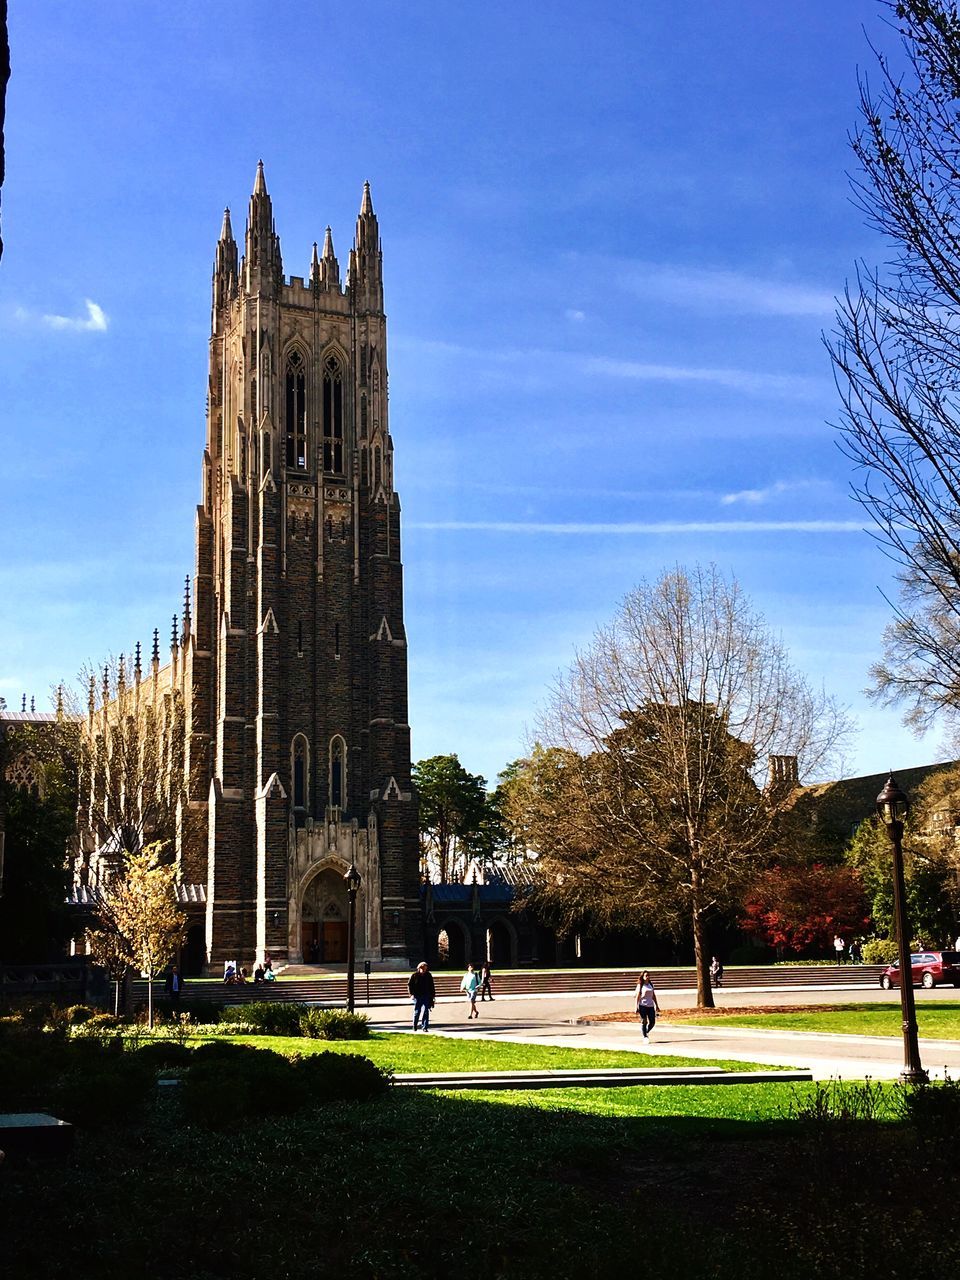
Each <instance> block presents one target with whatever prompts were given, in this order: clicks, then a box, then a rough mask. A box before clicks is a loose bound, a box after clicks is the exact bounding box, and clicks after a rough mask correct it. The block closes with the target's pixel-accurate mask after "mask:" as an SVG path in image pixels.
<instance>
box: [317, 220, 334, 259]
mask: <svg viewBox="0 0 960 1280" xmlns="http://www.w3.org/2000/svg"><path fill="white" fill-rule="evenodd" d="M313 247H314V248H316V247H317V246H316V245H314V246H313ZM323 256H324V258H326V259H327V261H328V262H329V261H330V259H331V258H333V257H334V252H333V232H332V231H331V230H330V228H329V227H327V229H326V231H325V232H324V233H323Z"/></svg>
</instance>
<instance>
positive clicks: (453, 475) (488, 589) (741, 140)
mask: <svg viewBox="0 0 960 1280" xmlns="http://www.w3.org/2000/svg"><path fill="white" fill-rule="evenodd" d="M10 26H11V32H10V35H11V46H12V58H13V76H12V79H11V81H10V86H9V90H8V98H7V178H6V183H5V186H4V190H3V234H4V242H5V251H4V256H3V260H2V262H0V436H2V443H3V458H4V467H3V487H2V499H0V547H2V548H3V556H2V560H0V601H2V604H0V694H2V695H3V696H5V697H6V698H7V701H8V702H10V703H11V704H17V705H18V704H19V699H20V696H21V694H22V692H24V691H25V692H27V694H28V695H30V694H34V695H36V696H37V699H38V705H45V704H46V702H47V696H48V690H49V688H50V686H51V684H53V683H54V682H56V681H57V680H58V679H60V678H61V677H66V678H71V677H72V676H73V675H74V674H75V673H76V672H77V671H78V670H79V668H80V666H81V665H82V663H83V662H84V661H85V660H88V659H96V658H101V657H103V656H104V655H105V654H107V653H109V652H114V653H117V652H119V651H121V650H127V651H129V650H130V649H131V648H132V646H133V643H134V642H135V641H136V640H137V639H140V640H142V641H143V642H147V641H148V639H149V636H150V634H151V632H152V629H153V627H154V626H159V627H160V629H161V634H162V635H163V636H164V637H166V636H167V635H168V634H169V619H170V615H171V613H172V612H173V611H174V610H175V609H176V608H177V607H178V604H179V600H180V596H181V590H182V581H183V576H184V574H185V573H186V572H187V570H188V569H190V568H191V567H192V563H193V510H194V506H195V503H196V501H197V499H198V495H199V480H200V457H201V451H202V448H203V439H204V396H205V390H206V364H207V349H206V341H207V337H208V335H209V307H210V294H209V287H210V269H211V264H212V258H213V250H214V245H215V242H216V237H217V234H218V232H219V227H220V221H221V216H222V210H223V206H224V205H225V204H229V205H230V206H231V207H232V209H233V210H234V227H235V230H236V231H237V232H238V233H239V232H240V230H241V229H242V220H243V217H244V212H245V209H246V201H247V197H248V195H249V192H250V189H251V186H252V183H253V177H254V172H255V168H256V162H257V160H258V159H259V158H260V157H262V158H263V160H264V164H265V167H266V176H267V183H268V186H269V189H270V192H271V195H272V196H273V201H274V210H275V214H276V218H277V227H278V231H279V232H280V236H281V241H282V247H283V255H284V267H285V270H286V272H287V273H288V274H296V275H305V274H307V272H308V268H309V258H310V250H311V246H312V244H313V241H314V240H322V237H323V229H324V227H325V226H326V224H327V223H328V222H329V223H330V224H331V226H332V227H333V234H334V244H335V247H336V250H337V252H338V255H339V257H340V261H341V263H344V262H345V260H346V256H347V249H348V248H349V243H350V240H351V239H352V234H353V224H354V219H355V217H356V212H357V209H358V207H359V200H360V193H361V187H362V184H363V181H364V179H369V180H370V182H371V184H372V188H373V198H374V204H375V206H376V209H377V212H378V214H379V217H380V227H381V234H382V239H383V246H384V274H385V288H386V305H387V311H388V315H389V320H390V324H389V330H388V334H389V351H390V375H391V430H392V433H393V437H394V441H395V445H396V480H397V487H398V489H399V492H400V495H401V499H402V502H403V512H404V562H405V566H406V581H405V585H406V622H407V631H408V636H409V642H410V697H411V708H410V718H411V725H412V728H413V749H414V755H415V757H423V756H427V755H432V754H436V753H440V752H446V751H456V752H458V753H459V755H460V757H461V759H462V760H463V762H464V763H465V764H466V766H467V767H468V768H469V769H471V770H472V771H474V772H479V773H483V774H484V775H485V776H487V777H488V778H491V779H492V778H493V777H494V776H495V775H496V773H497V771H498V770H499V769H500V768H502V767H503V765H504V764H505V763H506V762H507V761H508V760H510V759H512V758H514V757H516V756H517V755H518V754H520V753H521V752H522V751H523V749H524V745H525V740H526V732H527V729H528V727H529V726H530V725H531V724H532V722H533V720H534V718H535V714H536V709H537V706H538V704H539V703H540V702H541V701H542V699H543V697H544V694H545V691H546V689H547V687H548V685H549V683H550V680H551V678H552V676H553V675H554V674H555V672H556V671H557V670H558V669H559V668H561V667H563V666H564V665H566V664H567V662H568V661H569V659H570V657H571V655H572V652H573V649H574V647H575V646H577V645H583V644H585V643H587V642H588V641H589V638H590V635H591V633H592V630H593V628H594V627H595V626H596V625H597V624H598V623H599V622H602V621H605V620H606V619H608V618H609V617H610V615H611V614H612V613H613V611H614V609H615V608H616V605H617V603H618V601H619V600H620V599H621V598H622V596H623V595H624V594H625V593H626V592H627V591H628V590H629V589H630V588H631V587H632V586H633V585H634V584H635V583H636V582H637V581H638V580H639V579H640V578H642V577H644V576H647V577H651V576H656V575H657V574H659V573H660V571H661V570H662V569H663V568H665V567H668V566H671V565H673V564H676V563H678V562H679V563H693V562H695V561H697V560H700V561H710V560H714V561H716V562H717V563H718V564H719V565H720V566H721V568H723V569H724V570H725V571H727V572H731V573H734V574H736V576H737V577H738V578H739V579H740V581H741V583H742V584H743V586H744V588H745V589H746V591H747V592H748V594H749V595H750V596H751V597H752V599H753V601H754V603H755V605H756V606H757V607H758V608H759V609H761V610H762V611H763V613H764V614H765V616H766V618H767V620H768V622H769V623H770V624H771V625H772V626H773V627H774V628H775V629H776V630H777V631H779V632H780V633H782V636H783V639H784V641H785V642H786V644H787V646H788V647H789V649H790V651H791V653H792V656H793V658H794V661H795V663H796V664H797V665H798V666H799V667H800V668H801V669H802V670H803V671H805V672H806V673H807V674H808V675H809V676H810V677H811V678H812V679H813V680H814V681H816V682H818V683H820V682H823V683H825V685H826V686H827V688H828V689H829V690H830V691H832V692H834V693H836V694H837V695H838V696H839V697H840V698H841V699H842V700H843V701H845V702H846V703H847V704H848V705H849V706H850V707H851V708H852V710H853V712H854V713H855V716H856V719H857V721H858V723H859V727H860V732H859V734H858V737H857V739H856V742H855V744H854V746H853V748H852V749H851V751H850V752H849V754H848V758H847V762H846V763H847V772H853V773H859V772H868V771H874V770H881V769H884V768H886V767H888V765H893V766H894V767H906V766H908V765H912V764H917V763H922V762H924V761H928V760H931V759H934V758H937V757H938V756H939V755H940V754H941V753H940V749H939V747H938V741H937V737H936V735H933V736H931V737H930V738H928V739H927V740H925V741H919V742H918V741H917V740H916V739H914V738H913V736H912V735H911V734H910V733H909V732H908V731H907V730H905V729H904V728H903V727H902V726H901V725H900V723H899V717H898V715H897V713H896V712H895V711H890V710H885V709H882V708H877V707H875V706H872V705H870V704H869V703H868V702H867V700H866V699H865V697H864V696H863V693H862V690H863V688H864V686H865V685H866V683H867V672H868V668H869V666H870V663H871V662H872V661H874V660H875V659H876V658H877V657H878V656H879V652H880V646H881V633H882V630H883V627H884V625H885V623H886V621H887V620H888V616H889V611H888V607H887V605H886V604H885V603H884V601H883V599H882V597H881V596H880V594H879V591H878V585H879V584H881V583H883V582H884V580H885V579H887V577H888V575H889V573H890V565H889V563H888V562H887V561H886V560H885V559H884V557H883V556H882V555H881V553H880V552H879V551H878V550H877V548H876V546H875V545H874V544H873V542H872V541H871V539H870V538H869V537H868V536H867V535H866V534H865V533H864V532H863V531H862V530H863V525H864V521H863V519H862V518H861V514H860V512H859V510H858V508H857V507H856V506H855V505H854V503H853V502H852V501H851V500H850V498H849V497H848V496H847V486H848V483H849V479H850V473H849V465H848V463H847V461H846V460H845V459H844V458H843V456H842V455H841V454H840V452H839V451H838V449H837V448H836V444H835V433H834V431H833V430H832V428H831V427H830V425H829V423H830V422H832V421H835V419H836V416H837V396H836V391H835V389H834V387H833V383H832V376H831V371H830V367H829V362H828V360H827V357H826V355H825V353H824V350H823V347H822V344H821V333H822V331H823V330H825V329H826V330H829V328H830V327H831V324H832V313H833V297H834V296H835V294H836V293H838V292H839V291H841V290H842V288H843V285H844V281H845V279H846V278H847V277H848V276H849V275H850V274H851V271H852V266H853V263H854V261H855V259H856V258H857V257H858V256H864V257H866V258H867V259H869V260H870V261H876V260H878V259H881V258H882V257H883V253H884V249H883V246H882V244H881V243H880V242H879V240H878V239H877V237H876V236H875V235H874V234H873V233H872V232H870V231H868V230H867V229H866V228H865V227H864V226H863V223H862V217H861V215H860V214H859V213H858V212H857V210H856V209H854V208H853V206H852V205H851V203H850V200H849V195H848V188H847V182H846V177H845V174H846V171H847V170H848V168H849V167H850V164H851V157H850V154H849V149H848V144H847V135H848V132H849V131H850V130H851V129H852V128H853V127H854V126H855V124H856V102H857V86H856V72H857V67H858V66H860V67H861V68H869V67H870V65H871V54H870V52H869V48H868V45H867V34H869V36H870V37H871V38H873V39H874V40H875V41H877V42H879V43H880V44H882V45H884V46H885V47H887V48H894V47H895V39H894V37H893V35H892V33H891V32H889V31H888V30H887V29H885V27H884V25H883V13H882V11H881V8H880V6H879V5H878V4H877V3H875V2H874V0H844V3H843V4H837V3H836V0H805V2H804V3H803V4H800V3H794V4H785V5H770V4H769V3H761V2H760V0H738V2H737V3H731V2H729V0H728V2H726V3H719V4H712V5H676V4H668V3H666V2H665V0H650V2H649V3H644V4H642V5H641V4H632V5H627V4H621V3H612V2H608V0H595V3H593V4H591V5H590V6H588V7H584V6H583V5H582V4H573V3H567V2H566V0H551V3H550V4H546V3H544V2H543V0H541V2H540V3H533V2H532V0H531V2H528V3H521V4H517V3H488V4H486V5H483V6H463V5H451V4H449V3H447V4H440V3H410V2H407V3H404V4H402V5H399V4H396V3H388V2H385V0H370V2H369V3H367V4H364V5H363V6H359V7H358V6H343V5H332V4H329V3H326V0H316V2H315V3H291V2H289V0H273V3H271V4H270V5H269V6H267V5H264V4H262V3H250V2H248V0H235V2H233V3H230V4H226V3H221V0H206V2H205V3H203V4H200V5H197V4H195V3H176V2H172V0H165V2H164V3H149V2H147V0H138V2H137V3H136V4H128V3H121V2H120V0H113V2H112V3H105V2H101V3H98V2H97V0H85V3H84V4H82V5H77V4H75V3H72V2H68V0H63V2H59V0H30V2H29V3H27V2H26V0H11V14H10ZM865 29H866V34H865Z"/></svg>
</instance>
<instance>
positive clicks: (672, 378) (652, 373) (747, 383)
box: [583, 356, 817, 397]
mask: <svg viewBox="0 0 960 1280" xmlns="http://www.w3.org/2000/svg"><path fill="white" fill-rule="evenodd" d="M583 369H584V372H586V373H595V374H604V375H607V376H608V377H613V378H633V379H635V380H637V381H640V382H703V383H710V384H712V385H713V386H717V387H725V388H726V389H727V390H729V391H745V392H747V393H748V394H750V395H790V396H801V397H807V396H814V395H816V394H817V384H816V383H815V382H814V381H813V380H812V379H810V378H802V377H797V376H794V375H792V374H783V373H755V372H754V371H752V370H750V369H709V368H707V369H703V368H697V367H695V366H693V367H691V366H687V365H673V364H648V363H645V362H643V361H638V360H612V359H609V358H608V357H607V356H593V357H591V358H589V359H587V360H585V361H584V362H583Z"/></svg>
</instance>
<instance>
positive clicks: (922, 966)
mask: <svg viewBox="0 0 960 1280" xmlns="http://www.w3.org/2000/svg"><path fill="white" fill-rule="evenodd" d="M910 971H911V975H912V977H913V985H914V986H915V987H916V986H921V987H926V988H927V990H929V989H930V988H931V987H938V986H940V984H941V983H947V982H949V983H950V984H952V985H953V986H955V987H960V951H919V952H918V953H917V954H916V955H913V956H911V957H910ZM880 985H881V987H883V989H884V991H889V990H890V988H891V987H899V985H900V962H899V961H898V960H895V961H894V962H893V964H890V965H887V967H886V969H885V970H884V971H883V973H882V974H881V976H880Z"/></svg>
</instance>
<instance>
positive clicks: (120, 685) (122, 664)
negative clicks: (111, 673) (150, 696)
mask: <svg viewBox="0 0 960 1280" xmlns="http://www.w3.org/2000/svg"><path fill="white" fill-rule="evenodd" d="M126 687H127V666H126V658H124V656H123V654H122V653H121V655H120V661H119V662H118V663H117V692H118V693H119V694H121V695H122V694H123V691H124V689H126Z"/></svg>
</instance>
